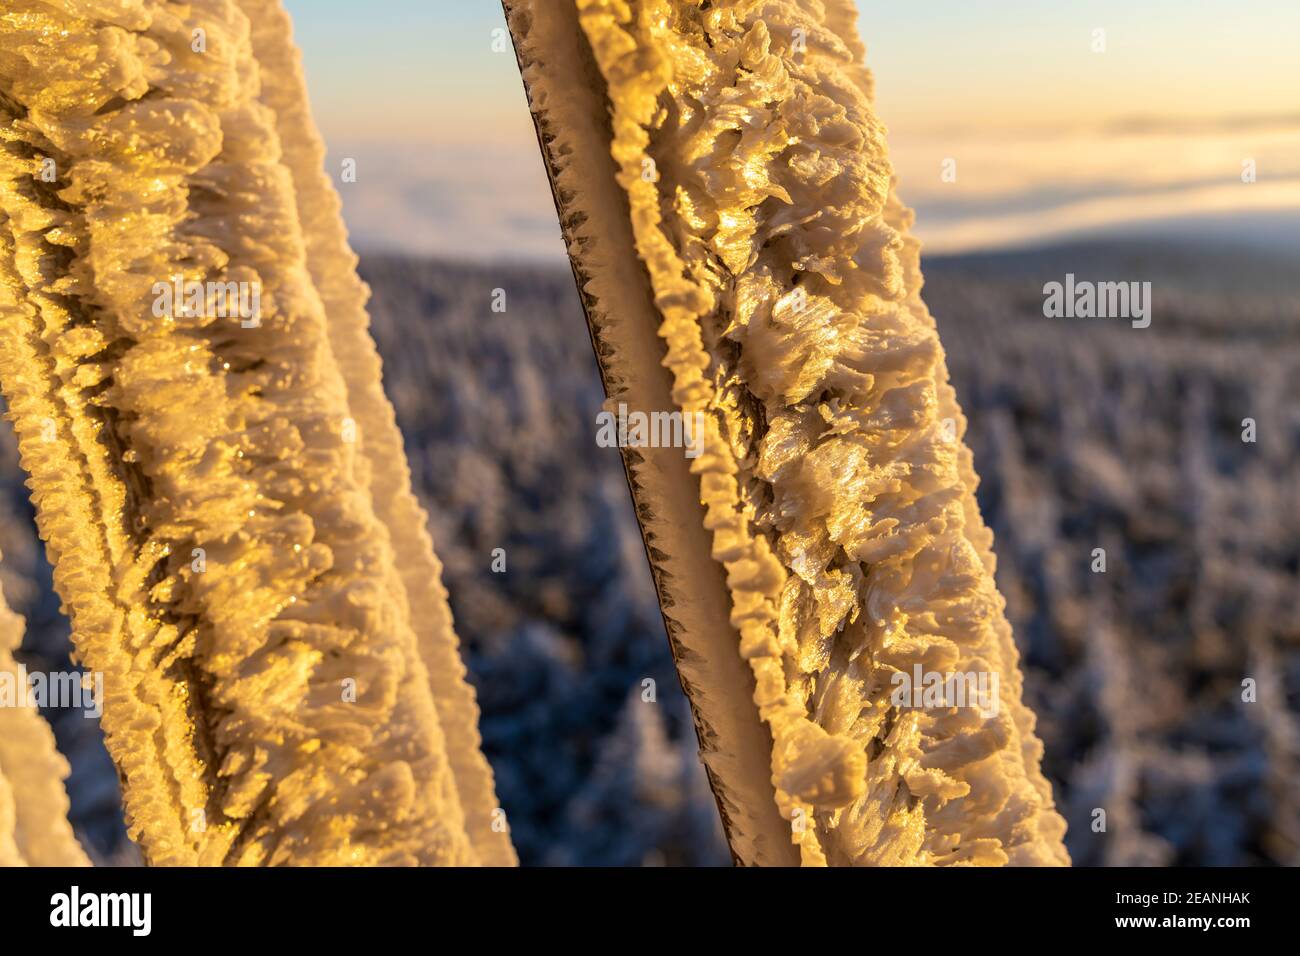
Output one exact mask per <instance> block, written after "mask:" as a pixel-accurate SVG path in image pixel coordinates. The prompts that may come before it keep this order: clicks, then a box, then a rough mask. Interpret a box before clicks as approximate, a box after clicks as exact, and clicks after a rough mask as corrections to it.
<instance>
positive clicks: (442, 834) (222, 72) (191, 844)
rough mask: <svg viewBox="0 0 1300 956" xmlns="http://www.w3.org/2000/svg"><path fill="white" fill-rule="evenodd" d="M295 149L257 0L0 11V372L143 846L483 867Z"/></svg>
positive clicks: (178, 858)
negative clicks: (100, 684) (99, 682)
mask: <svg viewBox="0 0 1300 956" xmlns="http://www.w3.org/2000/svg"><path fill="white" fill-rule="evenodd" d="M322 158H323V149H322V146H321V143H320V140H319V137H318V135H317V134H316V132H315V128H314V125H313V123H312V121H311V118H310V113H309V110H308V107H307V104H306V98H305V93H304V89H303V83H302V77H301V72H300V67H299V63H298V59H297V53H296V51H295V50H294V48H293V46H292V41H291V38H290V29H289V22H288V18H287V16H286V15H285V13H284V12H283V10H282V9H281V8H280V5H279V3H278V2H277V0H238V2H236V0H195V2H191V3H187V4H173V3H167V2H161V0H60V2H55V0H47V2H42V0H12V2H9V3H7V4H6V8H5V12H4V13H2V14H0V383H2V384H3V389H4V394H5V398H6V399H7V401H8V405H9V414H10V417H11V419H12V420H13V423H14V425H15V428H16V431H17V435H18V442H19V449H20V453H21V456H22V461H23V465H24V468H25V469H26V470H27V471H28V473H29V474H30V486H31V488H32V493H33V499H34V501H35V503H36V507H37V515H38V523H39V527H40V531H41V535H42V537H43V538H44V539H45V541H46V542H47V547H48V551H49V555H50V558H51V562H52V564H53V565H54V568H55V585H56V587H57V589H58V591H59V594H60V596H61V598H62V600H63V603H64V606H65V607H66V609H67V611H68V613H69V615H70V617H71V619H72V625H73V639H74V643H75V645H76V651H77V654H78V657H79V659H80V661H81V662H82V663H83V664H84V665H85V666H86V668H87V669H89V670H92V671H96V672H101V673H102V674H103V675H104V686H105V691H106V697H107V699H106V701H105V703H104V714H103V719H102V723H103V727H104V731H105V734H106V740H107V744H108V748H109V752H110V754H111V755H112V756H113V758H114V760H115V762H116V763H117V766H118V768H119V772H120V775H121V777H122V780H123V791H124V803H125V807H126V815H127V822H128V827H129V830H130V832H131V834H132V836H133V837H134V838H135V839H136V840H138V841H139V842H140V843H141V845H142V848H143V850H144V853H145V856H146V858H147V859H148V860H149V861H150V862H151V863H154V864H195V863H198V864H205V865H206V864H397V863H401V864H416V863H418V864H472V863H486V864H494V865H500V864H510V863H513V862H514V853H513V850H512V848H511V846H510V842H509V836H508V834H507V833H506V832H505V829H504V827H503V826H501V825H500V824H497V820H498V819H500V818H501V814H500V812H499V811H498V810H497V804H496V800H495V796H494V794H493V784H492V777H491V771H490V769H489V768H488V766H487V764H486V762H485V760H484V759H483V757H482V755H481V754H480V753H479V751H478V732H477V716H478V711H477V706H476V704H475V701H474V696H473V692H472V690H471V689H470V688H469V687H468V686H467V685H466V684H465V681H464V668H463V665H462V664H461V662H460V659H459V656H458V650H457V644H456V639H455V635H454V633H453V631H452V627H451V618H450V613H449V611H448V608H447V602H446V595H445V592H444V591H443V589H442V585H441V583H440V567H439V565H438V563H437V561H436V558H434V556H433V552H432V547H431V544H430V541H429V538H428V535H427V533H426V532H425V531H424V528H425V516H424V514H423V512H422V511H421V510H420V508H419V505H418V504H417V502H416V500H415V498H414V497H413V495H412V492H411V488H410V480H409V472H408V470H407V467H406V462H405V458H404V456H403V453H402V448H401V439H400V436H399V434H398V432H397V429H396V425H395V421H394V417H393V412H392V409H391V407H390V406H389V405H388V403H387V401H386V399H385V398H384V396H383V393H382V390H381V387H380V378H379V361H378V358H377V355H376V352H375V349H374V345H373V343H372V342H371V341H370V338H369V335H368V332H367V327H366V325H367V319H366V314H365V300H366V295H367V291H366V289H365V287H364V286H363V285H362V284H361V282H360V281H359V280H358V279H357V277H356V274H355V268H354V266H355V258H354V257H353V255H352V253H351V252H350V250H349V249H348V247H347V243H346V238H345V235H344V232H343V228H342V225H341V222H340V220H339V217H338V208H339V207H338V199H337V197H336V196H335V195H334V194H333V191H332V188H331V187H330V184H329V182H328V179H327V178H326V176H325V174H324V172H323V167H322ZM172 289H175V290H177V292H178V293H179V294H177V295H171V293H170V290H172ZM250 305H251V308H250ZM494 824H496V825H494Z"/></svg>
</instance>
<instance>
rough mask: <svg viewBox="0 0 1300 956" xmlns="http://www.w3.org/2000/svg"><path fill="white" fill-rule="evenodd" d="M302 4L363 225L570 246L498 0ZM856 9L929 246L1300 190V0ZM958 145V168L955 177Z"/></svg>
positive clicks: (956, 0)
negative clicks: (1096, 38) (351, 161)
mask: <svg viewBox="0 0 1300 956" xmlns="http://www.w3.org/2000/svg"><path fill="white" fill-rule="evenodd" d="M555 2H563V0H555ZM285 4H286V6H287V7H288V9H289V11H290V13H291V14H292V15H293V16H294V19H295V25H296V26H295V32H296V36H297V39H298V42H299V44H300V45H301V46H302V48H303V50H304V57H305V63H306V69H307V77H308V84H309V86H310V88H311V94H312V100H313V108H314V110H315V113H316V116H317V120H318V122H319V123H320V125H321V127H322V130H323V131H324V133H325V136H326V139H327V141H328V142H329V144H330V146H331V160H332V161H336V160H337V158H339V157H343V156H350V157H353V158H356V159H357V160H358V163H359V167H360V169H361V178H360V180H359V182H358V183H356V184H353V185H354V186H355V188H352V189H350V190H345V191H344V202H345V210H346V214H347V216H348V220H349V225H350V226H351V228H352V229H353V232H354V234H355V235H356V237H357V240H358V244H360V245H363V246H364V245H392V246H403V247H407V248H417V249H420V250H424V251H433V252H448V253H455V252H462V253H463V252H464V251H465V250H469V251H470V252H471V254H475V255H486V256H495V255H519V256H525V257H529V258H538V257H541V258H547V257H558V256H559V255H560V254H562V251H563V250H562V247H561V246H560V245H559V244H558V243H559V240H558V235H557V234H556V232H555V229H554V223H553V222H552V221H551V220H553V218H554V217H553V214H552V211H551V210H550V207H549V202H550V199H549V194H548V193H547V191H546V183H545V179H544V177H543V176H542V173H541V167H540V161H539V159H538V158H537V156H536V147H535V142H534V140H533V138H532V137H533V134H532V131H531V124H530V121H529V117H528V111H527V108H526V106H525V103H524V98H523V93H522V89H521V86H520V81H519V76H518V72H517V70H516V68H515V63H514V57H513V54H511V53H509V52H506V53H505V54H501V53H494V52H492V50H491V42H492V31H493V30H494V29H497V28H500V27H502V26H503V24H504V20H503V18H502V15H501V10H500V5H499V4H498V3H497V2H495V0H370V2H364V3H363V2H357V0H285ZM858 6H859V9H860V11H861V19H860V23H859V27H860V30H861V32H862V34H863V36H864V38H865V39H866V43H867V62H868V65H869V66H870V67H871V68H872V70H873V72H874V73H875V76H876V83H877V92H878V110H879V112H880V115H881V117H882V119H883V120H884V121H885V123H886V124H887V125H888V127H889V130H890V146H891V151H892V155H893V159H894V162H895V166H896V168H897V169H898V171H899V175H900V179H901V181H902V187H903V191H904V196H905V197H906V198H908V199H909V201H911V202H913V203H914V204H916V205H917V207H918V212H919V215H920V218H919V221H918V231H919V233H920V234H921V236H922V238H923V239H925V240H926V241H927V243H928V244H929V245H930V246H931V247H932V248H970V247H979V246H984V245H989V244H993V243H997V242H1019V241H1032V240H1034V239H1039V238H1050V237H1051V236H1053V235H1055V234H1056V233H1057V232H1060V231H1061V230H1062V229H1063V228H1064V229H1065V231H1066V232H1068V231H1069V229H1070V228H1071V227H1070V226H1068V224H1070V223H1074V224H1078V225H1079V226H1081V227H1087V228H1105V227H1106V226H1107V225H1108V224H1110V223H1115V224H1122V223H1124V222H1126V221H1132V220H1135V219H1142V218H1148V219H1158V218H1161V217H1164V216H1169V215H1173V214H1176V213H1177V212H1178V211H1180V210H1183V211H1187V210H1190V209H1194V210H1197V211H1201V212H1206V211H1215V210H1218V211H1227V212H1231V211H1232V210H1234V209H1236V208H1237V207H1238V206H1241V207H1242V208H1244V209H1247V210H1260V209H1263V210H1268V209H1275V208H1277V207H1278V206H1279V205H1280V204H1286V203H1295V204H1296V205H1297V206H1300V97H1297V95H1296V91H1297V90H1300V57H1297V56H1296V53H1295V43H1296V37H1297V36H1300V2H1296V0H1144V2H1141V3H1135V2H1133V0H1079V2H1069V3H1066V2H1062V0H985V2H970V0H927V2H924V3H921V2H912V3H898V2H897V0H893V2H889V3H885V2H876V0H861V2H859V4H858ZM1096 28H1102V29H1104V30H1105V31H1106V45H1107V49H1106V52H1105V53H1104V54H1102V55H1098V54H1096V53H1094V52H1093V51H1092V50H1091V40H1092V35H1093V33H1092V31H1093V30H1094V29H1096ZM1243 121H1244V122H1243ZM1248 157H1249V158H1254V159H1256V160H1257V165H1258V168H1259V170H1260V174H1259V179H1260V181H1259V183H1257V184H1255V187H1257V188H1253V191H1251V192H1249V193H1247V192H1245V191H1243V190H1241V189H1234V188H1232V187H1233V186H1234V185H1236V186H1240V185H1241V184H1240V182H1239V175H1238V170H1239V168H1240V163H1241V162H1242V160H1243V159H1245V158H1248ZM946 158H955V159H956V160H957V162H958V171H959V174H958V179H957V182H956V183H943V182H941V181H940V178H939V168H940V164H941V162H942V161H943V160H944V159H946ZM1063 224H1067V225H1064V226H1063ZM467 236H473V237H474V238H473V239H471V240H469V241H467V240H466V237H467Z"/></svg>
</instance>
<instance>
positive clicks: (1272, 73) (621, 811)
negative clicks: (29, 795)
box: [0, 0, 1300, 866]
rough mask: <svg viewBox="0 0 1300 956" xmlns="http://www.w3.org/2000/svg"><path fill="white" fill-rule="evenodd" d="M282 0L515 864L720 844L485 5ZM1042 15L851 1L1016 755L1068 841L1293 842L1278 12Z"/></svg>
mask: <svg viewBox="0 0 1300 956" xmlns="http://www.w3.org/2000/svg"><path fill="white" fill-rule="evenodd" d="M286 5H287V6H288V7H289V8H290V10H291V12H293V13H294V14H295V16H296V19H297V23H298V36H299V41H300V43H301V44H302V45H303V47H304V51H305V57H306V66H307V71H308V79H309V83H310V84H311V87H312V92H313V97H314V100H315V104H316V111H317V114H318V119H319V121H320V123H321V126H322V128H323V130H324V132H325V135H326V138H327V141H328V142H329V144H330V163H331V164H336V163H338V162H339V161H340V160H341V159H342V158H356V159H357V160H358V165H357V168H358V181H357V182H356V183H346V184H345V183H340V184H339V188H340V191H341V192H342V194H343V197H344V203H345V215H346V218H347V220H348V224H349V227H350V229H351V230H352V233H353V237H354V241H355V244H356V245H357V246H358V248H359V249H360V250H361V253H362V274H363V277H364V278H365V279H366V281H367V282H368V283H370V285H371V286H372V289H373V292H374V298H373V301H372V308H371V311H372V317H373V322H374V333H375V336H376V339H377V341H378V343H379V347H380V351H381V353H382V354H383V356H384V360H385V376H386V387H387V390H388V394H389V396H390V397H391V399H392V400H393V402H394V404H395V406H396V408H397V414H398V420H399V424H400V425H401V427H402V431H403V433H404V435H405V437H406V442H407V451H408V455H409V457H410V460H411V466H412V469H413V471H414V475H415V482H416V487H417V490H418V491H419V493H420V495H421V497H422V499H423V501H424V503H425V506H426V508H427V509H428V510H429V512H430V521H431V524H432V529H433V534H434V540H435V544H436V547H437V549H438V553H439V555H440V557H441V559H442V560H443V562H444V564H445V565H446V583H447V586H448V588H449V590H450V592H451V601H452V606H453V610H454V613H455V617H456V624H457V629H458V631H459V633H460V636H461V639H462V641H463V642H464V645H465V649H466V657H467V663H468V665H469V668H470V672H471V679H472V681H473V682H474V684H475V686H476V687H477V688H478V692H479V700H480V704H481V707H482V710H483V718H482V732H483V737H484V746H485V750H486V753H487V755H488V758H489V759H490V760H491V762H492V764H493V767H494V769H495V771H496V774H497V784H498V792H499V796H500V799H501V802H502V804H503V806H504V807H505V809H506V811H507V814H508V816H509V819H510V822H511V826H512V830H513V834H514V839H515V843H516V846H517V848H518V850H519V854H520V858H521V861H522V862H523V863H525V864H532V865H574V864H591V865H725V864H727V863H729V855H728V853H727V850H726V847H725V844H724V842H723V840H722V837H721V833H720V828H719V826H718V823H717V812H716V809H715V807H714V804H713V799H712V796H711V794H710V792H709V790H708V787H707V784H706V783H705V781H704V776H703V772H702V770H701V768H700V765H699V762H698V759H697V756H696V742H695V738H694V731H693V728H692V725H691V721H690V714H689V709H688V707H687V705H686V701H685V698H684V696H683V694H682V692H681V689H680V686H679V684H678V682H677V678H676V675H675V672H674V669H673V665H672V661H671V658H670V656H669V650H668V644H667V640H666V638H665V636H664V631H663V624H662V620H661V618H660V615H659V610H658V605H657V602H656V600H655V595H654V591H653V586H652V582H651V577H650V574H649V568H648V565H647V563H646V557H645V553H644V550H643V547H642V543H641V538H640V534H639V531H638V528H637V525H636V521H635V516H634V514H633V510H632V506H631V500H630V497H629V495H628V490H627V485H626V481H625V478H624V475H623V471H622V463H621V460H620V458H619V455H618V453H617V451H616V450H614V449H605V448H599V447H597V446H596V443H595V424H594V423H595V414H596V412H597V411H598V410H599V407H600V402H601V400H602V398H603V394H602V391H601V387H600V382H599V378H598V375H597V371H596V364H595V360H594V357H593V355H592V352H591V345H590V342H589V339H588V335H587V331H586V325H585V321H584V318H583V315H582V311H581V308H580V306H579V303H578V298H577V295H576V292H575V290H574V287H573V279H572V276H571V274H570V273H569V271H568V267H567V264H566V261H565V259H564V250H563V244H562V242H561V240H560V237H559V232H558V228H557V226H556V224H555V216H554V209H553V206H552V205H551V198H550V193H549V189H548V187H547V184H546V179H545V175H544V173H543V170H542V165H541V161H540V158H539V156H538V155H537V150H536V144H535V142H534V140H533V133H532V129H531V124H530V121H529V117H528V112H527V108H526V105H525V103H524V99H523V93H522V90H521V88H520V84H519V78H518V74H517V71H516V68H515V63H514V58H513V54H512V53H511V52H509V49H508V45H507V48H506V51H505V52H499V51H497V50H496V49H494V45H495V41H496V40H497V39H498V37H497V36H496V35H495V34H494V33H493V31H494V30H497V29H500V28H502V27H503V22H502V20H501V16H500V10H499V7H498V6H497V5H496V4H495V3H493V2H492V0H473V2H472V3H465V4H459V3H458V4H449V3H436V4H428V3H425V2H416V0H386V2H382V3H377V4H372V5H370V6H368V7H367V8H366V9H365V10H358V9H357V8H356V6H355V5H354V4H352V3H345V2H343V0H288V2H287V4H286ZM1058 6H1059V7H1064V5H1043V4H1030V3H1028V2H1022V0H1005V2H1002V3H999V4H995V5H991V7H990V9H986V8H984V7H983V6H981V8H980V9H979V11H978V13H977V12H976V11H975V10H973V9H971V8H970V5H967V4H961V3H956V2H949V0H940V2H935V3H932V4H928V5H927V6H926V9H925V11H924V12H919V11H915V10H909V9H907V8H906V5H897V4H893V5H884V4H876V3H871V2H867V0H863V2H861V3H860V4H859V7H860V9H861V10H862V13H863V22H862V29H863V32H864V34H865V36H866V39H867V43H868V63H869V65H871V66H872V68H873V70H874V72H875V73H876V76H877V83H878V93H879V108H880V112H881V115H882V117H883V118H884V120H885V121H886V123H887V124H888V125H889V126H890V130H891V136H890V142H891V149H892V151H893V156H894V159H895V162H896V164H897V169H898V174H899V178H900V183H901V191H902V194H903V196H904V198H905V199H907V200H908V201H909V202H912V203H914V204H915V205H916V206H917V209H918V227H917V229H918V233H919V234H920V235H921V237H922V238H923V240H924V241H925V242H926V250H927V251H926V256H925V259H924V270H925V274H926V291H925V298H926V301H927V302H928V304H929V306H930V309H931V311H932V312H933V313H934V315H935V317H936V319H937V321H938V324H939V330H940V335H941V338H942V340H943V343H944V346H945V349H946V351H947V355H948V364H949V369H950V372H951V375H952V379H953V382H954V385H955V387H956V389H957V393H958V397H959V399H960V401H961V404H962V407H963V410H964V412H965V413H966V415H967V418H968V419H969V428H968V433H967V441H968V442H969V443H970V444H971V446H972V448H973V449H974V453H975V464H976V470H977V471H978V473H979V475H980V478H981V485H980V488H979V501H980V505H981V508H982V510H983V513H984V516H985V520H986V521H987V522H988V523H989V524H990V526H991V527H992V528H993V530H994V533H995V535H996V540H995V550H996V553H997V557H998V563H999V566H998V583H999V586H1000V588H1001V590H1002V592H1003V594H1004V595H1005V596H1006V598H1007V602H1008V614H1009V616H1010V618H1011V622H1012V625H1013V627H1014V629H1015V633H1016V637H1017V641H1018V643H1019V645H1020V649H1021V653H1022V655H1023V663H1024V666H1025V670H1026V696H1027V701H1028V703H1029V704H1030V705H1031V706H1032V707H1033V709H1034V710H1035V711H1036V712H1037V714H1038V717H1039V733H1040V736H1041V737H1042V738H1043V741H1044V744H1045V746H1046V757H1045V762H1044V769H1045V771H1046V773H1047V775H1048V777H1049V778H1050V780H1051V781H1052V783H1053V786H1054V788H1055V793H1056V799H1057V803H1058V806H1059V807H1060V809H1061V812H1062V813H1063V814H1064V815H1065V816H1066V819H1067V821H1068V823H1069V828H1070V829H1069V833H1068V834H1067V846H1068V848H1069V850H1070V853H1071V855H1072V857H1073V859H1074V861H1075V863H1076V864H1080V865H1151V866H1161V865H1260V864H1281V865H1296V864H1300V588H1298V587H1297V584H1298V583H1300V582H1298V581H1297V578H1298V576H1300V482H1298V481H1297V480H1296V479H1297V477H1298V476H1300V394H1297V393H1300V337H1298V336H1297V334H1296V332H1297V326H1298V324H1300V149H1297V148H1296V147H1297V146H1300V109H1297V105H1296V103H1295V100H1294V91H1295V90H1296V89H1300V61H1296V59H1295V57H1294V55H1293V50H1292V49H1291V47H1290V44H1291V42H1292V39H1291V38H1294V36H1295V35H1296V34H1297V31H1300V8H1297V7H1296V6H1295V5H1293V4H1284V3H1273V2H1269V0H1252V2H1250V3H1247V4H1245V5H1244V6H1239V5H1236V4H1230V3H1226V2H1220V0H1207V2H1204V3H1198V4H1196V5H1186V4H1178V3H1171V2H1164V0H1157V2H1152V3H1149V4H1143V5H1142V9H1141V10H1134V9H1130V5H1127V4H1122V3H1120V2H1118V0H1115V2H1111V0H1098V2H1090V3H1080V4H1073V5H1070V8H1069V10H1063V9H1057V8H1058ZM399 24H400V25H401V26H402V29H401V30H400V31H397V30H394V29H393V28H394V26H395V25H399ZM1098 28H1100V29H1103V30H1104V31H1105V45H1106V49H1105V52H1101V53H1096V52H1093V48H1092V44H1093V42H1094V36H1095V35H1094V31H1095V30H1096V29H1098ZM431 52H433V53H436V55H431ZM947 159H955V160H956V166H955V169H956V172H957V175H956V180H955V181H945V180H944V179H943V178H941V171H942V169H943V164H944V161H945V160H947ZM1248 159H1249V160H1252V161H1253V162H1254V167H1253V168H1254V169H1255V170H1256V174H1257V175H1256V179H1257V181H1255V182H1243V179H1242V173H1243V168H1244V167H1243V162H1245V161H1246V160H1248ZM1066 273H1074V274H1075V275H1076V277H1077V278H1078V279H1080V280H1083V279H1094V280H1097V281H1148V282H1151V283H1152V290H1153V318H1152V322H1151V325H1150V327H1149V328H1146V329H1134V328H1131V327H1130V325H1129V323H1128V322H1127V321H1124V320H1105V319H1049V318H1046V317H1044V315H1043V292H1042V288H1043V285H1044V283H1046V282H1049V281H1063V279H1064V277H1065V275H1066ZM496 289H503V290H505V292H506V296H507V309H506V311H505V312H503V313H497V312H493V310H492V308H491V305H492V301H493V294H494V290H496ZM1247 418H1249V419H1252V420H1253V421H1254V423H1255V432H1256V435H1255V437H1256V440H1255V441H1253V442H1248V441H1243V437H1242V433H1243V420H1244V419H1247ZM22 481H23V478H22V475H21V473H20V471H19V470H18V468H17V460H16V454H15V452H14V447H13V440H12V437H11V435H10V434H9V433H8V430H7V428H6V429H5V430H4V432H3V435H2V436H0V482H3V494H0V551H2V552H3V555H4V561H3V563H0V578H2V581H3V586H4V591H5V594H6V596H7V598H8V599H9V601H10V603H11V605H12V606H13V607H14V609H15V610H17V611H19V612H20V613H22V614H24V615H25V616H26V617H27V619H28V630H29V632H28V637H27V641H26V643H25V645H24V658H25V662H26V663H27V666H28V667H29V668H31V669H41V670H59V669H62V667H63V666H65V665H62V664H61V663H60V662H61V661H64V660H65V659H66V656H67V652H68V644H67V625H66V622H65V621H64V620H63V619H62V617H61V616H60V615H59V613H58V599H57V597H56V596H55V595H54V594H53V593H52V591H51V588H50V574H49V569H48V566H47V565H46V563H45V559H44V555H43V553H42V550H41V547H40V543H39V541H37V539H36V536H35V528H34V522H33V520H32V515H31V509H30V505H29V504H28V502H27V492H26V489H25V488H24V487H23V484H22ZM496 548H504V549H505V552H506V556H507V568H506V570H505V571H504V572H501V573H497V572H494V571H493V570H492V554H493V550H494V549H496ZM1096 548H1104V549H1105V551H1106V557H1107V564H1106V571H1105V572H1104V573H1095V572H1094V571H1093V570H1092V567H1093V561H1094V557H1093V552H1094V549H1096ZM647 679H650V680H653V681H654V682H655V689H656V695H655V696H656V699H655V700H654V701H653V702H646V701H644V700H643V697H642V691H643V687H644V686H645V685H644V683H643V682H644V681H646V680H647ZM1247 679H1249V680H1252V681H1254V682H1255V687H1256V700H1255V701H1254V702H1252V703H1247V702H1244V701H1243V699H1242V690H1243V687H1242V682H1243V681H1244V680H1247ZM48 716H50V717H51V719H52V721H53V723H54V726H55V731H56V736H57V737H58V741H59V746H60V748H61V749H62V750H63V752H64V753H65V754H67V755H68V756H69V759H70V760H71V762H72V766H73V775H72V779H71V781H70V785H69V789H70V793H71V796H72V801H73V813H72V818H73V823H74V826H76V827H77V828H78V831H79V832H80V834H81V835H82V837H83V839H84V840H85V841H86V842H87V843H88V844H89V845H90V848H91V849H92V851H93V852H94V853H95V854H96V855H97V857H98V858H99V859H101V860H105V861H111V862H120V863H130V862H133V860H134V859H135V857H134V851H133V849H132V848H131V847H130V846H129V844H128V842H127V841H126V840H125V836H124V833H123V831H122V824H121V814H120V806H119V798H118V794H117V785H116V777H115V772H114V770H113V768H112V765H111V763H110V762H109V760H108V758H107V756H106V754H105V753H104V750H103V746H102V742H101V741H100V740H99V736H98V729H97V727H96V725H95V723H94V722H93V721H89V720H86V719H84V718H82V717H81V716H80V713H79V712H54V713H51V714H49V715H48ZM1094 808H1104V809H1105V810H1106V815H1107V827H1106V831H1105V832H1104V833H1097V832H1093V830H1092V827H1091V824H1092V820H1093V810H1094Z"/></svg>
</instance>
